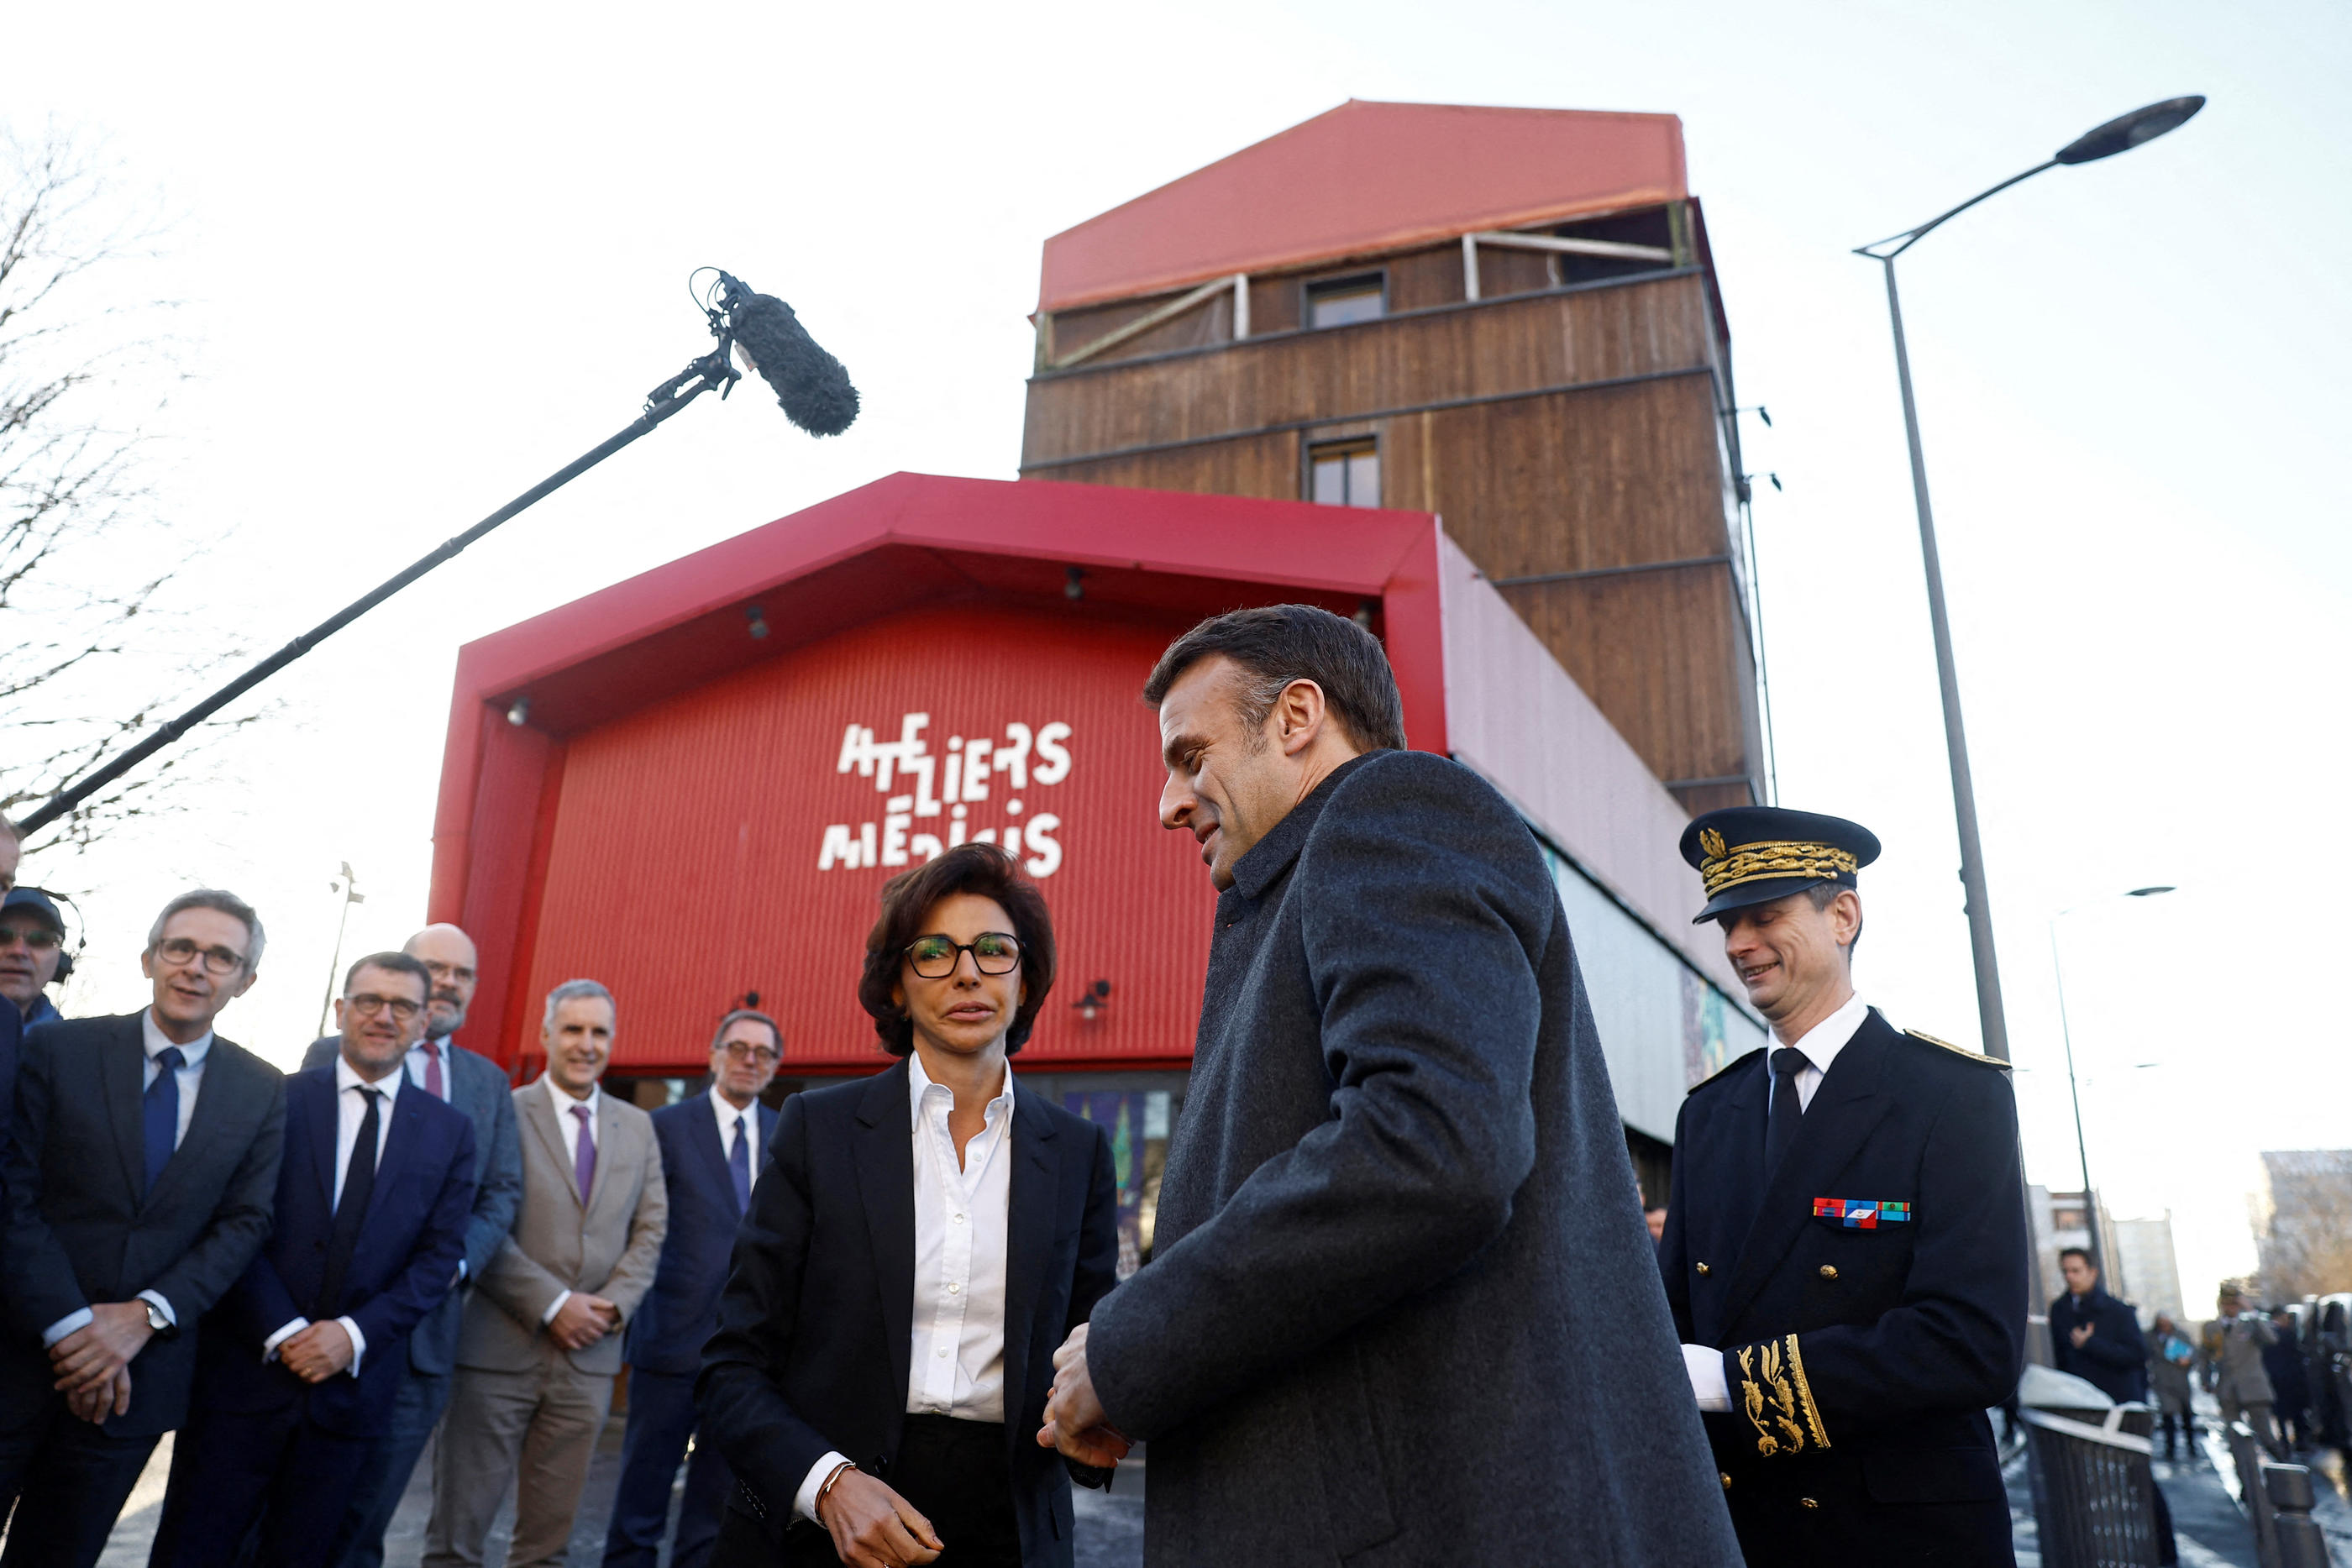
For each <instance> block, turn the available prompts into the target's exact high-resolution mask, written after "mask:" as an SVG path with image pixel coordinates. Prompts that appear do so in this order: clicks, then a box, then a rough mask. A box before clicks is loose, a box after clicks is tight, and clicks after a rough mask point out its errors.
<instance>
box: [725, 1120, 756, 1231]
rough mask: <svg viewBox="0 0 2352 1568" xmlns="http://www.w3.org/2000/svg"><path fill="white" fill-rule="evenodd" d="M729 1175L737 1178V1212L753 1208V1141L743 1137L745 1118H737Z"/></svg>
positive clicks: (729, 1160)
mask: <svg viewBox="0 0 2352 1568" xmlns="http://www.w3.org/2000/svg"><path fill="white" fill-rule="evenodd" d="M727 1174H728V1175H729V1176H733V1177H734V1178H735V1212H736V1213H738V1214H741V1213H743V1212H744V1211H745V1210H747V1209H749V1208H750V1207H751V1139H749V1138H747V1137H745V1136H744V1135H743V1118H742V1117H740V1116H738V1117H736V1118H735V1146H734V1148H732V1149H730V1151H728V1155H727Z"/></svg>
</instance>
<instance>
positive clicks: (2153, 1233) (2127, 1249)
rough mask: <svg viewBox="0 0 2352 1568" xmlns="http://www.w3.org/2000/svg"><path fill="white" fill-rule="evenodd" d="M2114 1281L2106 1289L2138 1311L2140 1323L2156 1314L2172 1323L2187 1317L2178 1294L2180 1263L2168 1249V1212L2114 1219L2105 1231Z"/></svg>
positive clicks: (2170, 1231) (2185, 1307) (2187, 1312)
mask: <svg viewBox="0 0 2352 1568" xmlns="http://www.w3.org/2000/svg"><path fill="white" fill-rule="evenodd" d="M2107 1236H2108V1247H2107V1251H2108V1254H2109V1256H2110V1257H2111V1258H2112V1259H2113V1260H2114V1261H2113V1265H2112V1267H2113V1271H2114V1278H2113V1279H2111V1280H2110V1281H2108V1285H2107V1288H2108V1289H2109V1290H2110V1291H2114V1292H2115V1293H2116V1295H2118V1296H2121V1297H2123V1298H2124V1300H2126V1301H2131V1302H2133V1303H2134V1304H2136V1305H2137V1307H2138V1308H2139V1315H2140V1319H2141V1321H2142V1322H2152V1321H2154V1319H2155V1317H2156V1314H2157V1313H2158V1312H2166V1313H2169V1314H2170V1315H2171V1317H2172V1319H2173V1321H2174V1322H2189V1311H2188V1305H2187V1303H2186V1302H2185V1301H2182V1299H2181V1294H2180V1260H2179V1258H2178V1257H2177V1256H2176V1255H2175V1254H2174V1252H2173V1249H2172V1211H2171V1210H2170V1209H2166V1210H2165V1211H2164V1215H2163V1217H2162V1218H2158V1219H2118V1220H2115V1221H2113V1222H2112V1225H2111V1228H2110V1229H2109V1230H2108V1232H2107ZM2200 1315H2202V1314H2201V1313H2200Z"/></svg>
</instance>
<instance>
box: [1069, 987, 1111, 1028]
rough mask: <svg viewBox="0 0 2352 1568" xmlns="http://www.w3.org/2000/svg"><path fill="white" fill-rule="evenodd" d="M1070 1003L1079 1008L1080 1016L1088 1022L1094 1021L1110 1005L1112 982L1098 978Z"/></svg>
mask: <svg viewBox="0 0 2352 1568" xmlns="http://www.w3.org/2000/svg"><path fill="white" fill-rule="evenodd" d="M1070 1005H1071V1006H1072V1007H1074V1008H1076V1009H1078V1017H1080V1018H1082V1019H1085V1020H1086V1021H1087V1022H1088V1023H1092V1022H1094V1021H1095V1019H1098V1018H1100V1017H1101V1016H1102V1011H1103V1009H1105V1008H1107V1007H1108V1006H1110V982H1109V981H1108V980H1097V981H1096V982H1095V983H1094V984H1093V985H1091V986H1088V987H1087V988H1086V989H1085V990H1084V991H1082V992H1080V993H1079V994H1078V999H1077V1000H1076V1001H1075V1002H1072V1003H1071V1004H1070Z"/></svg>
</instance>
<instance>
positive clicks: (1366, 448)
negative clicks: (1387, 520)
mask: <svg viewBox="0 0 2352 1568" xmlns="http://www.w3.org/2000/svg"><path fill="white" fill-rule="evenodd" d="M1307 499H1308V500H1310V501H1312V502H1314V503H1315V504H1316V505H1317V506H1318V507H1377V506H1379V505H1380V504H1381V449H1380V444H1379V443H1377V442H1374V441H1370V440H1363V441H1332V442H1327V443H1325V444H1323V445H1320V446H1310V447H1308V448H1307Z"/></svg>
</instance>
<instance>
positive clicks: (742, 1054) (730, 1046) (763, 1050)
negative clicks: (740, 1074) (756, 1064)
mask: <svg viewBox="0 0 2352 1568" xmlns="http://www.w3.org/2000/svg"><path fill="white" fill-rule="evenodd" d="M719 1050H721V1051H725V1052H726V1053H727V1059H728V1060H729V1061H775V1060H776V1048H775V1047H774V1046H772V1045H751V1044H749V1043H747V1042H745V1041H743V1040H729V1041H728V1042H727V1043H726V1044H724V1045H722V1046H720V1047H719Z"/></svg>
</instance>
